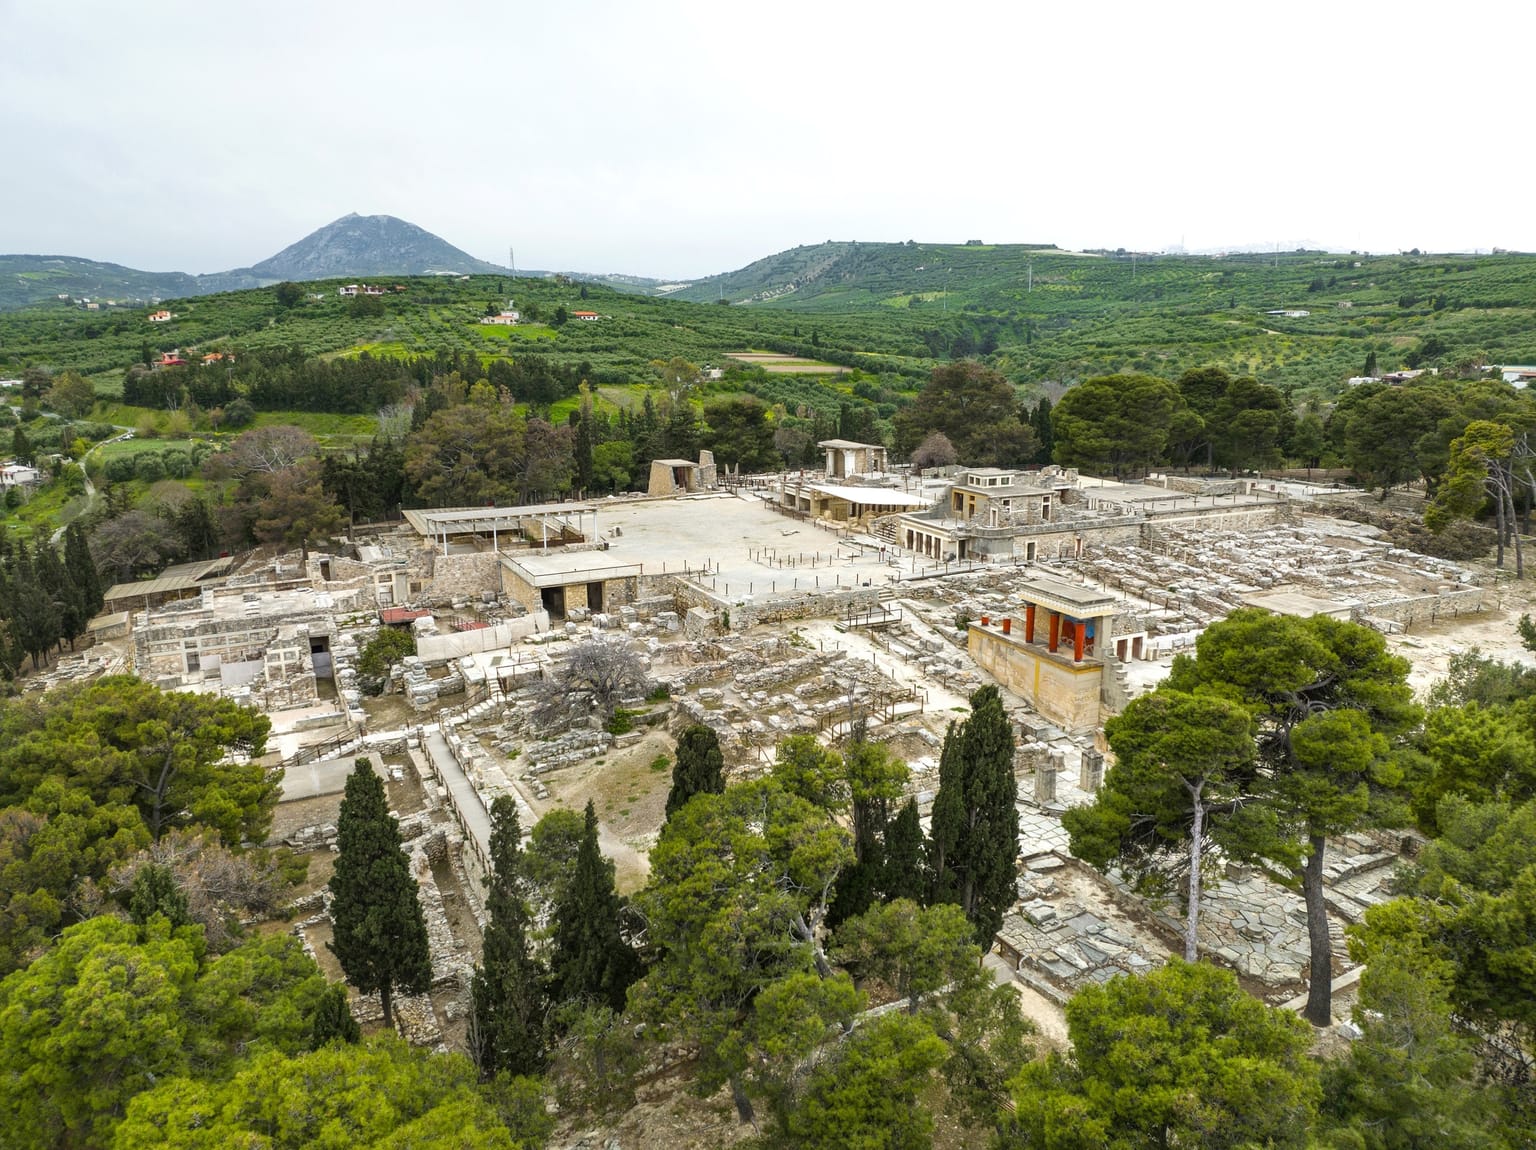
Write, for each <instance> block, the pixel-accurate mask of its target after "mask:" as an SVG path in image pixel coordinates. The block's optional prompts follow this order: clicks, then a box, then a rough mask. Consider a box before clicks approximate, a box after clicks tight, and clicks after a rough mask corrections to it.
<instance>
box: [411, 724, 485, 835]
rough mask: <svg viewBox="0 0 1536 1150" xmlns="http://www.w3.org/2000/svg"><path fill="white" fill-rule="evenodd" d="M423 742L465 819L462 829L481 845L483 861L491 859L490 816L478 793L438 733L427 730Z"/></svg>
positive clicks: (445, 741)
mask: <svg viewBox="0 0 1536 1150" xmlns="http://www.w3.org/2000/svg"><path fill="white" fill-rule="evenodd" d="M423 741H424V743H425V744H426V748H427V753H428V754H429V755H431V756H432V762H433V764H434V765H436V767H437V771H438V774H440V775H441V776H442V779H443V782H444V783H446V784H447V786H448V791H449V793H450V794H452V795H453V805H454V806H455V807H457V808H458V810H459V817H460V818H462V819H463V820H464V825H465V827H467V828H468V829H469V833H470V834H472V835H474V836H475V840H476V841H477V842H478V843H479V844H480V851H481V854H482V855H483V856H484V857H485V858H490V857H491V816H490V815H489V814H488V813H487V812H486V809H485V804H484V803H483V802H482V801H481V799H480V794H479V792H478V791H476V790H475V787H474V784H473V783H471V782H470V781H469V777H468V776H467V775H465V773H464V768H463V767H461V766H459V761H458V760H457V759H455V758H454V757H453V752H452V751H451V750H449V749H448V740H447V739H445V738H444V737H443V734H442V732H441V731H436V730H429V731H428V732H427V737H426V739H425V740H423Z"/></svg>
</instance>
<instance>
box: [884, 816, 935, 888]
mask: <svg viewBox="0 0 1536 1150" xmlns="http://www.w3.org/2000/svg"><path fill="white" fill-rule="evenodd" d="M880 886H881V894H882V895H884V897H885V901H886V902H892V901H894V900H896V899H898V898H908V899H911V900H912V901H913V902H915V903H919V904H921V903H922V902H923V901H924V895H925V893H926V891H925V889H924V888H925V886H926V884H925V882H924V877H923V826H922V823H921V821H920V820H919V818H918V813H917V800H916V799H915V798H911V799H908V800H907V803H906V805H905V806H904V807H902V808H901V810H900V811H899V812H898V813H897V815H896V817H895V818H894V819H892V820H891V825H890V826H888V827H887V828H886V830H885V874H884V876H883V877H882V879H881V882H880Z"/></svg>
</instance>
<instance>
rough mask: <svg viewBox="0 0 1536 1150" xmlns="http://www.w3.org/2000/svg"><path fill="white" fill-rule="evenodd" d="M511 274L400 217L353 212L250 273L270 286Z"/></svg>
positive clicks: (310, 235)
mask: <svg viewBox="0 0 1536 1150" xmlns="http://www.w3.org/2000/svg"><path fill="white" fill-rule="evenodd" d="M505 270H506V269H504V268H501V267H498V266H497V265H495V264H491V263H487V262H486V261H484V260H477V259H475V257H474V256H472V255H470V254H469V253H468V252H464V251H461V250H460V249H458V248H456V247H454V246H453V245H452V244H450V243H449V242H448V241H447V240H444V239H441V238H439V237H438V236H435V235H433V234H432V233H431V232H429V231H427V230H426V229H424V228H419V227H417V226H416V225H415V224H413V223H409V222H407V221H405V220H401V219H396V218H395V217H394V216H382V215H381V216H360V215H358V214H357V213H356V212H348V213H347V214H346V215H344V216H342V217H341V218H340V219H337V220H332V221H331V222H330V223H328V224H326V225H325V226H324V227H322V228H319V229H318V230H316V231H313V232H311V233H310V234H309V235H307V236H305V237H304V238H303V239H302V240H299V241H298V242H297V243H295V244H290V245H289V246H288V247H286V248H284V249H283V250H282V251H280V252H278V253H277V254H276V255H275V256H272V257H271V258H270V259H265V260H262V261H261V263H259V264H256V265H255V266H253V267H252V268H251V269H250V272H251V274H253V275H255V276H258V277H260V278H261V279H264V280H317V279H330V278H332V277H335V276H406V275H431V274H433V273H453V274H457V275H468V274H471V273H476V272H478V273H482V274H483V273H492V274H494V273H498V272H502V271H505Z"/></svg>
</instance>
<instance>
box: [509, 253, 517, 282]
mask: <svg viewBox="0 0 1536 1150" xmlns="http://www.w3.org/2000/svg"><path fill="white" fill-rule="evenodd" d="M507 264H508V266H510V267H511V269H512V275H513V276H514V277H516V275H517V252H516V251H515V250H514V249H513V248H512V247H511V246H510V245H509V246H508V247H507Z"/></svg>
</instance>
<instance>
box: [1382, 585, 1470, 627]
mask: <svg viewBox="0 0 1536 1150" xmlns="http://www.w3.org/2000/svg"><path fill="white" fill-rule="evenodd" d="M1483 606H1484V593H1483V589H1482V588H1481V587H1473V588H1470V589H1468V590H1466V591H1445V592H1442V593H1441V594H1439V595H1417V596H1414V597H1413V598H1411V599H1396V600H1391V601H1389V602H1385V603H1371V604H1369V605H1367V606H1365V607H1362V608H1361V609H1360V612H1359V613H1360V614H1361V615H1370V616H1374V617H1375V618H1377V619H1389V620H1391V621H1392V622H1394V623H1401V624H1402V625H1403V626H1404V627H1411V626H1412V625H1413V624H1415V623H1433V622H1434V621H1435V620H1437V619H1446V618H1454V617H1456V616H1457V615H1465V614H1467V613H1468V612H1472V611H1481V610H1482V609H1483Z"/></svg>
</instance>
